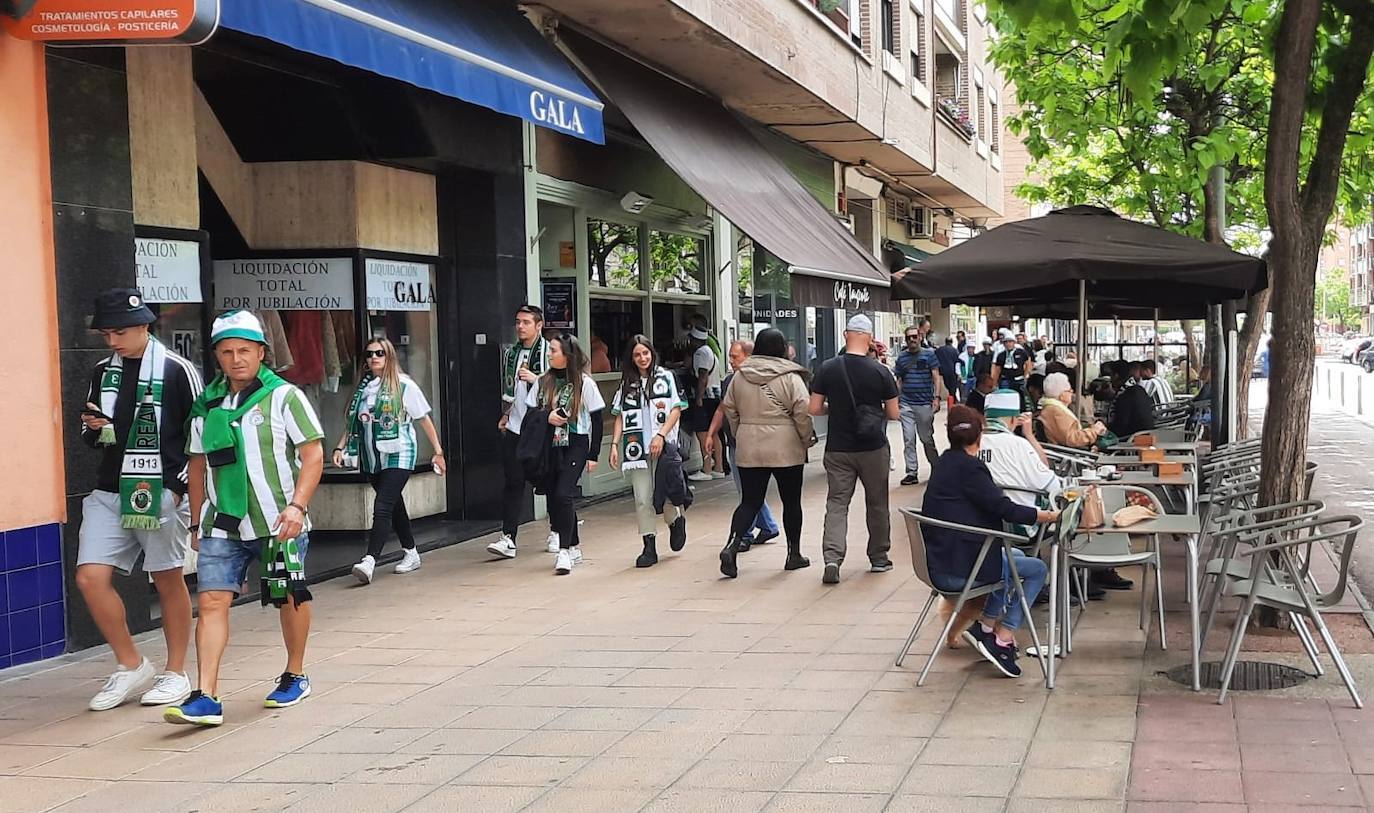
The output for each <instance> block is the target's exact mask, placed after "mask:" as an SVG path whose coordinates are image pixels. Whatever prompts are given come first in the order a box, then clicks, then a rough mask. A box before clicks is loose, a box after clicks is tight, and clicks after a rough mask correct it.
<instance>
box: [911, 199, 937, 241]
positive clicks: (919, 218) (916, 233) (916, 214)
mask: <svg viewBox="0 0 1374 813" xmlns="http://www.w3.org/2000/svg"><path fill="white" fill-rule="evenodd" d="M934 234H935V221H934V218H933V217H932V216H931V212H930V209H928V208H926V207H925V206H912V207H911V208H910V209H908V211H907V221H906V236H907V237H908V238H910V239H912V240H929V239H930V238H931V237H932V236H934Z"/></svg>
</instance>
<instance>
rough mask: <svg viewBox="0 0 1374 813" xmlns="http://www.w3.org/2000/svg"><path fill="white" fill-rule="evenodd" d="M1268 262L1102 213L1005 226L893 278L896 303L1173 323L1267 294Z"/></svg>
mask: <svg viewBox="0 0 1374 813" xmlns="http://www.w3.org/2000/svg"><path fill="white" fill-rule="evenodd" d="M1265 284H1266V274H1265V266H1264V261H1263V260H1261V259H1259V258H1257V257H1251V256H1248V255H1245V254H1240V253H1238V252H1235V251H1232V250H1231V249H1229V248H1226V247H1225V246H1219V245H1214V244H1212V243H1205V242H1203V241H1201V240H1196V239H1193V238H1191V237H1186V236H1184V235H1181V234H1177V233H1175V232H1171V231H1167V230H1165V229H1161V228H1158V227H1155V226H1151V225H1148V224H1146V223H1140V222H1138V221H1134V220H1127V219H1125V218H1122V217H1119V216H1117V215H1116V214H1115V213H1114V212H1112V211H1110V210H1108V209H1103V208H1100V207H1097V206H1071V207H1069V208H1067V209H1058V210H1055V211H1053V212H1050V213H1049V214H1047V215H1045V216H1043V217H1036V218H1031V219H1029V220H1020V221H1016V222H1012V223H1007V224H1005V225H1002V226H998V227H996V228H993V229H990V230H988V231H986V232H984V233H983V234H980V235H979V236H977V237H974V238H973V239H971V240H967V241H965V242H963V243H961V244H959V245H957V246H954V247H953V248H950V249H948V250H946V251H942V252H940V253H939V254H936V255H934V256H932V257H931V258H930V259H928V260H925V261H924V262H922V263H920V264H919V265H917V266H915V267H914V268H908V269H906V270H903V271H899V272H897V273H895V274H893V275H892V298H893V299H941V300H943V301H944V302H945V304H963V305H1011V306H1013V307H1015V306H1017V305H1022V304H1024V305H1027V306H1032V305H1034V306H1039V307H1047V308H1053V309H1054V310H1056V311H1061V312H1063V311H1068V310H1069V309H1070V308H1072V309H1073V310H1072V311H1070V312H1074V313H1076V312H1077V308H1078V307H1079V306H1080V304H1081V300H1082V299H1083V298H1084V295H1085V294H1086V300H1087V301H1088V302H1090V303H1093V305H1094V306H1095V309H1104V310H1113V308H1112V306H1120V307H1121V309H1122V310H1126V309H1129V310H1130V311H1132V312H1133V313H1139V312H1141V310H1142V309H1152V308H1160V309H1161V311H1162V312H1164V313H1168V314H1170V315H1171V316H1172V317H1173V318H1180V316H1192V315H1201V314H1202V313H1203V312H1204V311H1205V308H1206V306H1207V303H1215V302H1222V301H1225V300H1233V299H1241V298H1243V297H1245V296H1246V294H1248V293H1249V292H1251V291H1255V290H1259V289H1262V288H1264V286H1265Z"/></svg>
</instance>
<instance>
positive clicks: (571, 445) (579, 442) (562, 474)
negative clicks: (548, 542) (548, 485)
mask: <svg viewBox="0 0 1374 813" xmlns="http://www.w3.org/2000/svg"><path fill="white" fill-rule="evenodd" d="M589 448H591V439H590V438H588V437H587V436H586V435H576V434H574V435H570V436H569V437H568V445H567V446H555V447H553V465H554V466H555V468H556V469H557V472H558V473H557V475H556V477H555V479H554V480H553V487H552V489H551V490H550V491H549V493H548V495H547V499H548V507H549V524H550V525H552V526H553V529H554V530H555V531H557V532H558V546H559V547H560V548H575V547H577V543H578V541H579V540H578V538H577V511H576V509H574V508H573V497H574V496H575V495H576V492H577V481H578V480H581V479H582V470H583V469H585V468H586V467H587V450H588V449H589Z"/></svg>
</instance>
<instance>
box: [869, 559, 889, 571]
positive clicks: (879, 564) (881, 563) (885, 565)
mask: <svg viewBox="0 0 1374 813" xmlns="http://www.w3.org/2000/svg"><path fill="white" fill-rule="evenodd" d="M891 569H892V560H891V559H879V560H878V561H876V562H869V568H868V570H869V572H870V573H886V572H888V571H889V570H891Z"/></svg>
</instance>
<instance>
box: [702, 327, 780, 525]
mask: <svg viewBox="0 0 1374 813" xmlns="http://www.w3.org/2000/svg"><path fill="white" fill-rule="evenodd" d="M753 354H754V343H753V342H751V341H749V340H748V339H736V340H735V341H733V342H731V343H730V353H729V359H730V369H731V370H739V368H740V365H741V364H743V363H744V361H745V359H747V358H749V357H750V356H752V355H753ZM734 377H735V374H734V373H733V372H731V373H730V375H727V376H726V377H725V380H724V381H722V382H721V385H720V393H721V397H722V398H724V397H725V393H726V392H729V390H730V380H731V379H733V378H734ZM718 437H719V438H723V439H724V440H725V457H726V459H727V460H729V461H730V473H731V474H732V475H733V476H734V478H735V490H736V491H739V490H740V483H739V467H738V466H736V465H735V438H734V436H733V435H731V434H730V427H729V425H728V424H726V423H725V413H724V412H721V411H720V410H716V414H715V417H713V418H712V419H711V428H710V430H709V431H708V432H707V434H706V454H708V455H709V454H711V451H712V448H713V447H714V446H715V444H716V438H718ZM754 530H756V531H758V534H757V535H755V536H753V537H752V538H751V537H745V538H744V539H742V540H740V551H741V552H742V551H746V550H749V546H750V545H764V544H767V543H769V542H772V541H773V540H774V539H776V538H777V536H778V523H777V520H775V519H773V512H772V511H770V510H769V508H768V503H767V502H765V503H764V504H763V505H762V506H761V507H760V508H759V513H758V516H757V517H755V518H754Z"/></svg>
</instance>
